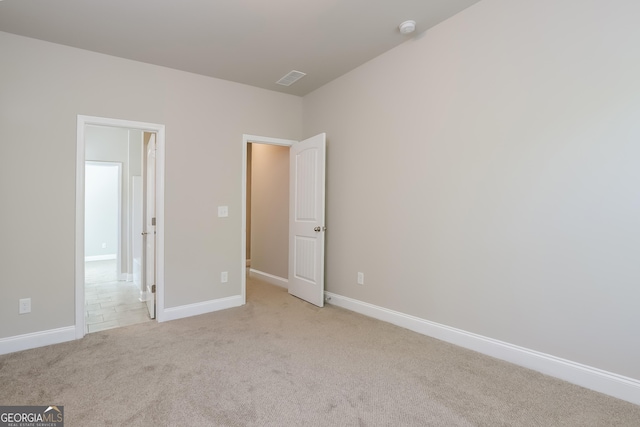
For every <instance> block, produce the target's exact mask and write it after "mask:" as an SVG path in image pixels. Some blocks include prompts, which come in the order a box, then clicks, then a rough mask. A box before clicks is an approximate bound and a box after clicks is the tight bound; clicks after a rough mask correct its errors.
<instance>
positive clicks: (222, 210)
mask: <svg viewBox="0 0 640 427" xmlns="http://www.w3.org/2000/svg"><path fill="white" fill-rule="evenodd" d="M226 216H229V206H218V217H220V218H222V217H226Z"/></svg>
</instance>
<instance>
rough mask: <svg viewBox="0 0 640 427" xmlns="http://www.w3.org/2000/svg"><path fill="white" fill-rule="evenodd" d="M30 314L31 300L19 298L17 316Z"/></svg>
mask: <svg viewBox="0 0 640 427" xmlns="http://www.w3.org/2000/svg"><path fill="white" fill-rule="evenodd" d="M26 313H31V298H21V299H20V308H19V309H18V314H26Z"/></svg>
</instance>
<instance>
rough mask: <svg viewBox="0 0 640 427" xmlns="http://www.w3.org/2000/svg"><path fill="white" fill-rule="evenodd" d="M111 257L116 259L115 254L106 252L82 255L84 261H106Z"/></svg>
mask: <svg viewBox="0 0 640 427" xmlns="http://www.w3.org/2000/svg"><path fill="white" fill-rule="evenodd" d="M111 259H116V254H107V255H93V256H86V257H84V262H88V261H108V260H111Z"/></svg>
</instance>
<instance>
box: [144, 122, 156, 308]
mask: <svg viewBox="0 0 640 427" xmlns="http://www.w3.org/2000/svg"><path fill="white" fill-rule="evenodd" d="M146 148H147V150H146V158H145V166H146V167H145V192H144V193H145V194H144V197H145V204H144V231H143V235H144V240H145V241H144V283H145V286H146V300H147V308H148V309H149V316H150V317H151V318H152V319H155V318H156V135H155V133H152V134H151V137H150V139H149V143H148V144H147V147H146Z"/></svg>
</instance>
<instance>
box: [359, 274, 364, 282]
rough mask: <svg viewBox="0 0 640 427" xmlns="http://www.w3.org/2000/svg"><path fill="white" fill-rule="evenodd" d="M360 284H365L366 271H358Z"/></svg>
mask: <svg viewBox="0 0 640 427" xmlns="http://www.w3.org/2000/svg"><path fill="white" fill-rule="evenodd" d="M358 285H364V273H361V272H358Z"/></svg>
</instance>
